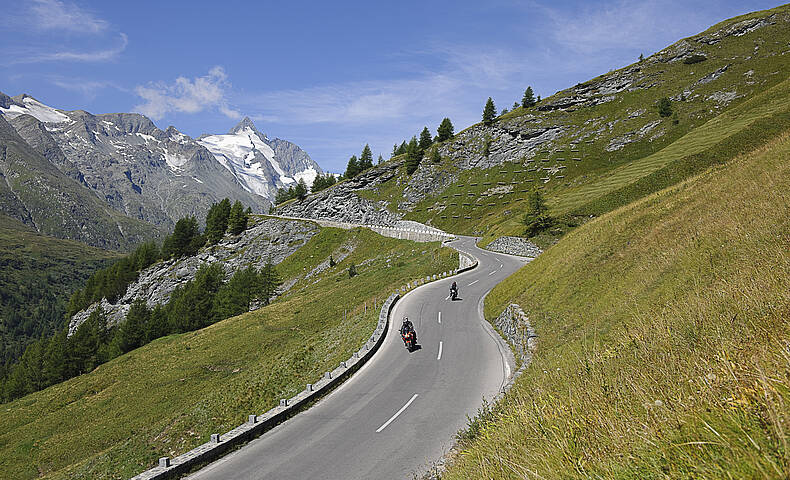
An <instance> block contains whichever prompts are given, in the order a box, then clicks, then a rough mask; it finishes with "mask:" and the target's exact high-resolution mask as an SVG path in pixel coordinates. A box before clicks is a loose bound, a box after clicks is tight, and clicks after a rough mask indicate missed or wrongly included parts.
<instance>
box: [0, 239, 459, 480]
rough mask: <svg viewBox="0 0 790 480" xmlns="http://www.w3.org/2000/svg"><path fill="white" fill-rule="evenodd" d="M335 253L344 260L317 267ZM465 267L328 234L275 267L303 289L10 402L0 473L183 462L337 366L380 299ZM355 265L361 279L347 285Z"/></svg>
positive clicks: (124, 472)
mask: <svg viewBox="0 0 790 480" xmlns="http://www.w3.org/2000/svg"><path fill="white" fill-rule="evenodd" d="M330 254H331V255H333V257H334V258H335V259H338V258H340V257H342V256H343V255H345V254H348V256H347V257H346V258H344V259H343V261H342V262H338V264H337V265H336V266H335V267H328V266H327V267H328V268H326V270H321V269H316V267H317V266H318V265H321V264H323V263H324V262H325V261H326V260H328V257H329V255H330ZM457 261H458V255H457V253H455V252H454V251H451V250H449V249H446V248H441V247H440V245H439V244H438V243H434V244H415V243H412V242H406V241H399V240H395V239H389V238H384V237H380V236H378V235H376V234H374V233H372V232H370V231H367V230H353V231H344V230H338V229H323V230H322V231H321V232H320V233H319V234H318V235H316V236H314V237H313V238H312V239H311V240H310V241H309V242H308V243H307V244H306V245H305V246H304V247H302V248H301V249H300V250H299V251H298V252H297V253H295V254H293V255H292V256H290V257H289V258H288V259H286V260H285V261H284V262H283V263H282V264H281V265H280V266H279V270H280V272H281V273H282V275H283V276H284V277H285V278H292V279H293V278H297V279H298V281H297V283H296V284H294V286H293V287H292V288H291V290H290V291H289V293H288V294H287V295H285V296H283V297H281V298H280V299H278V300H277V301H275V302H274V303H273V304H272V305H270V306H267V307H264V308H262V309H260V310H257V311H255V312H251V313H248V314H245V315H241V316H238V317H234V318H230V319H228V320H225V321H222V322H219V323H216V324H214V325H212V326H210V327H207V328H205V329H202V330H198V331H196V332H191V333H187V334H182V335H171V336H168V337H164V338H160V339H158V340H155V341H154V342H152V343H150V344H148V345H146V346H144V347H141V348H139V349H137V350H133V351H132V352H129V353H128V354H125V355H123V356H121V357H118V358H116V359H114V360H112V361H110V362H108V363H106V364H103V365H101V366H100V367H98V368H97V369H96V370H94V371H93V372H91V373H89V374H86V375H82V376H80V377H77V378H74V379H71V380H69V381H67V382H64V383H62V384H59V385H55V386H52V387H50V388H47V389H46V390H43V391H40V392H37V393H34V394H31V395H28V396H26V397H23V398H21V399H19V400H16V401H14V402H11V403H8V404H6V405H3V408H2V409H0V471H2V472H3V475H2V476H3V477H6V478H15V479H25V478H39V477H43V478H128V477H130V476H132V475H134V474H136V473H139V472H140V471H142V470H144V469H146V468H149V467H151V466H153V465H154V464H155V463H156V459H157V458H158V457H160V456H163V455H167V456H174V455H178V454H180V453H183V452H185V451H187V450H189V449H191V448H193V447H194V446H196V445H198V444H201V443H203V442H205V441H206V440H207V439H208V436H209V435H210V434H211V433H216V432H225V431H227V430H229V429H231V428H233V427H235V426H237V425H238V424H240V423H242V422H243V421H244V420H245V419H246V418H247V415H248V414H250V413H254V412H258V413H260V412H263V411H265V410H268V409H269V408H271V407H273V406H275V405H276V404H277V403H278V402H279V399H280V398H288V397H290V396H291V395H293V394H295V393H296V392H298V391H301V390H302V389H303V388H304V385H305V384H306V383H308V382H312V381H314V380H316V379H317V378H319V377H320V375H321V374H322V373H323V372H324V371H326V370H329V369H331V368H334V367H336V366H337V365H338V364H339V362H340V361H341V360H345V359H347V358H348V357H349V356H350V355H351V353H352V351H354V350H356V349H357V348H359V346H360V345H361V344H362V342H363V341H364V339H365V338H367V337H368V336H369V335H370V333H371V332H372V331H373V328H374V327H375V324H376V320H377V312H376V311H375V310H374V309H373V308H372V307H373V304H374V302H376V304H377V305H380V303H381V301H382V300H383V299H385V298H386V296H387V295H388V294H389V293H390V292H391V290H392V289H393V288H395V287H397V286H400V285H402V284H403V283H405V282H406V281H409V280H412V279H414V278H417V277H424V276H426V275H428V274H431V273H437V272H440V271H445V270H449V269H451V268H452V267H453V266H454V265H457ZM352 263H354V264H355V265H356V270H357V272H358V273H359V274H358V275H357V276H355V277H353V278H349V275H348V268H349V266H350V265H351V264H352ZM365 304H367V314H365ZM344 312H345V313H346V320H345V321H344V320H343V317H344Z"/></svg>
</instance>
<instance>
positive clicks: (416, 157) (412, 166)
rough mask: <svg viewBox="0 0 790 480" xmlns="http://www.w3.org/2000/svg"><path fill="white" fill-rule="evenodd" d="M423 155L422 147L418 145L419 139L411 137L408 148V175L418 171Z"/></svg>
mask: <svg viewBox="0 0 790 480" xmlns="http://www.w3.org/2000/svg"><path fill="white" fill-rule="evenodd" d="M421 158H422V154H421V153H420V146H419V144H418V143H417V137H416V136H414V137H411V140H409V144H408V145H407V146H406V162H405V163H406V173H408V174H409V175H411V174H412V173H414V172H415V171H416V170H417V167H418V166H419V165H420V160H421Z"/></svg>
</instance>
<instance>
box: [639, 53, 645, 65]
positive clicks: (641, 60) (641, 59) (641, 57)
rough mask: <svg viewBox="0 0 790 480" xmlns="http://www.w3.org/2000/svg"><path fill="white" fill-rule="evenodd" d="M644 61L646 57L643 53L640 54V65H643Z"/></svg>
mask: <svg viewBox="0 0 790 480" xmlns="http://www.w3.org/2000/svg"><path fill="white" fill-rule="evenodd" d="M644 61H645V55H644V54H642V53H640V54H639V63H642V62H644Z"/></svg>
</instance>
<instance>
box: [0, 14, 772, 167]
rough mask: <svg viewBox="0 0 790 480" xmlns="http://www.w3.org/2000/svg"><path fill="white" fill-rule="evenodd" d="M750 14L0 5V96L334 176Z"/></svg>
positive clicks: (549, 93) (457, 129) (547, 94)
mask: <svg viewBox="0 0 790 480" xmlns="http://www.w3.org/2000/svg"><path fill="white" fill-rule="evenodd" d="M777 5H779V4H778V3H775V2H769V1H761V0H724V1H718V2H716V1H697V0H685V1H676V0H658V1H651V2H640V1H627V0H619V1H617V0H612V1H563V0H555V1H500V0H492V1H485V2H480V1H473V2H466V1H443V0H442V1H438V0H437V1H431V0H422V1H416V2H415V1H403V0H402V1H398V2H375V1H373V2H371V1H366V2H359V1H311V2H309V1H299V0H291V1H287V2H271V1H257V2H240V1H233V0H226V1H222V2H202V1H189V2H186V1H185V2H177V1H161V0H159V1H156V2H147V1H134V2H115V1H109V2H108V1H93V2H91V1H83V0H10V1H9V0H0V6H2V11H3V12H4V14H5V15H4V17H2V18H0V91H2V92H4V93H6V94H8V95H16V94H19V93H28V94H30V95H32V96H34V97H36V98H38V99H39V100H41V101H42V102H44V103H46V104H48V105H51V106H54V107H58V108H63V109H66V110H72V109H83V110H87V111H89V112H91V113H107V112H129V111H135V112H140V113H144V114H146V115H148V116H149V117H151V118H152V119H153V120H154V122H155V123H156V124H157V126H159V127H160V128H163V129H164V128H166V127H167V126H168V125H175V126H176V127H177V128H178V129H179V130H181V131H182V132H184V133H187V134H189V135H191V136H193V137H196V136H198V135H200V134H201V133H224V132H226V131H227V130H229V129H230V128H231V127H232V126H233V125H235V123H236V122H237V121H238V120H239V119H240V118H241V117H242V116H244V115H247V116H249V117H251V118H252V119H253V120H254V121H255V123H256V125H257V126H258V128H259V129H260V130H261V131H263V132H264V133H266V134H267V135H269V136H270V137H279V138H283V139H286V140H290V141H293V142H295V143H297V144H298V145H300V146H301V147H302V148H304V149H305V150H306V151H307V152H308V153H309V154H310V155H311V156H312V157H313V159H315V160H316V161H317V162H318V163H319V164H320V165H321V166H322V167H323V168H325V169H329V170H332V171H342V170H343V169H344V168H345V164H346V162H347V160H348V158H349V156H351V155H352V154H357V155H358V154H359V152H360V151H361V149H362V146H364V144H365V143H369V144H370V145H371V147H372V148H373V151H374V154H378V153H382V154H383V155H384V157H385V158H388V156H389V152H390V151H391V149H392V145H393V144H394V143H396V142H397V143H400V142H401V141H402V140H404V139H408V138H409V137H411V136H412V135H414V134H417V133H419V131H420V130H421V129H422V128H423V126H428V127H429V128H430V129H431V130H432V131H433V132H435V129H436V127H437V126H438V124H439V122H440V121H441V119H442V118H443V117H445V116H448V117H450V119H451V120H452V121H453V124H454V125H455V127H456V131H459V130H461V129H463V128H465V127H467V126H469V125H471V124H473V123H475V122H477V121H479V120H480V114H481V112H482V107H483V104H484V102H485V99H486V98H487V97H488V96H491V97H493V99H494V101H495V103H496V105H497V108H498V109H501V108H503V107H508V108H510V106H512V104H513V102H514V101H516V100H519V99H520V98H521V95H522V94H523V91H524V89H525V88H526V86H527V85H531V86H532V87H533V89H534V90H535V92H536V94H539V95H542V96H544V97H547V96H549V95H551V94H552V93H554V92H556V91H558V90H562V89H564V88H567V87H569V86H571V85H574V84H576V83H579V82H582V81H585V80H588V79H590V78H592V77H595V76H597V75H599V74H601V73H605V72H607V71H609V70H612V69H615V68H619V67H622V66H624V65H627V64H630V63H632V62H634V61H635V60H636V59H637V57H638V56H639V54H640V53H644V54H645V56H647V55H649V54H652V53H654V52H656V51H658V50H660V49H662V48H663V47H665V46H667V45H669V44H671V43H673V42H675V41H676V40H679V39H680V38H683V37H686V36H690V35H693V34H695V33H697V32H699V31H702V30H704V29H706V28H708V27H709V26H711V25H713V24H715V23H717V22H719V21H722V20H725V19H727V18H730V17H733V16H736V15H740V14H743V13H748V12H751V11H754V10H761V9H765V8H772V7H775V6H777Z"/></svg>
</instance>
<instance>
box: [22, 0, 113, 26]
mask: <svg viewBox="0 0 790 480" xmlns="http://www.w3.org/2000/svg"><path fill="white" fill-rule="evenodd" d="M29 13H30V16H29V19H30V25H32V26H33V27H34V28H36V29H37V30H65V31H69V32H75V33H88V34H96V33H101V32H103V31H104V30H106V29H107V27H108V26H109V25H108V23H107V21H105V20H102V19H101V18H97V17H96V16H95V15H93V14H92V13H90V12H86V11H85V10H83V9H81V8H80V7H78V6H77V5H74V4H72V3H65V2H62V1H60V0H33V1H32V2H31V5H30V10H29Z"/></svg>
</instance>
